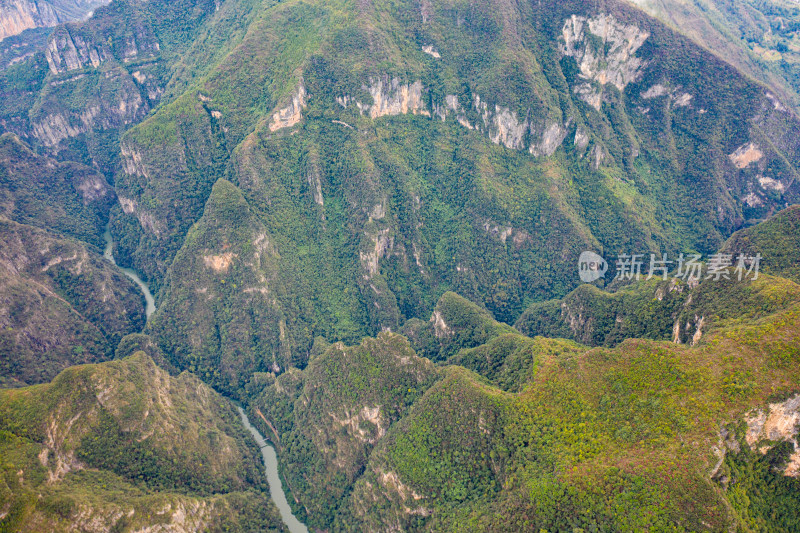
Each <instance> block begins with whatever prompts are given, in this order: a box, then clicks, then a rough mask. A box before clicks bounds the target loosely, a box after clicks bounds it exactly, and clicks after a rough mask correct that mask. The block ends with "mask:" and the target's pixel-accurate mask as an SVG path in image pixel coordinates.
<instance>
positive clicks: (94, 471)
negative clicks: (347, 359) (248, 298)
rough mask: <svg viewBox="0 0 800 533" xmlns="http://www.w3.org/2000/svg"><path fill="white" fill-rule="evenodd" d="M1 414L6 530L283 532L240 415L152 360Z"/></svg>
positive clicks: (6, 399) (40, 391) (63, 377)
mask: <svg viewBox="0 0 800 533" xmlns="http://www.w3.org/2000/svg"><path fill="white" fill-rule="evenodd" d="M0 406H2V409H0V413H2V414H1V415H0V450H2V452H1V454H2V457H3V460H4V463H3V465H2V480H1V481H0V513H2V520H0V530H2V531H43V530H48V531H74V530H75V528H76V527H77V528H79V529H80V530H84V531H99V530H103V531H109V530H112V531H132V530H137V531H138V530H141V528H148V527H149V528H156V529H158V528H162V530H163V528H167V530H179V531H189V530H195V531H198V530H214V531H283V526H282V524H281V522H280V519H279V518H278V514H277V509H275V508H274V506H273V504H272V503H271V502H270V501H269V499H268V498H267V497H266V495H265V493H266V487H265V483H264V481H263V480H264V478H263V474H262V473H261V471H260V470H259V468H258V466H259V461H258V458H257V449H256V448H255V446H252V445H250V440H249V438H248V436H247V435H246V433H245V430H244V428H243V427H242V426H241V423H240V422H239V418H238V415H237V413H236V411H235V409H233V407H232V406H231V405H230V403H229V402H227V401H226V400H224V399H223V398H222V397H221V396H219V395H218V394H217V393H215V392H214V391H213V390H211V389H210V388H209V387H208V386H206V385H204V384H203V383H202V382H200V381H199V380H198V379H197V378H195V377H194V376H191V375H189V374H181V375H180V376H178V377H170V376H169V375H168V374H167V373H166V372H165V371H164V370H162V369H160V368H158V367H157V366H156V365H155V364H154V363H153V360H152V359H150V358H149V357H148V356H147V355H145V354H144V353H142V352H138V353H136V354H134V355H133V356H131V357H128V358H126V359H122V360H119V361H114V362H108V363H102V364H99V365H87V366H78V367H73V368H70V369H68V370H65V371H64V372H62V373H61V374H59V376H58V377H57V378H56V379H54V380H53V381H52V383H48V384H46V385H37V386H34V387H26V388H22V389H12V390H6V391H2V392H0Z"/></svg>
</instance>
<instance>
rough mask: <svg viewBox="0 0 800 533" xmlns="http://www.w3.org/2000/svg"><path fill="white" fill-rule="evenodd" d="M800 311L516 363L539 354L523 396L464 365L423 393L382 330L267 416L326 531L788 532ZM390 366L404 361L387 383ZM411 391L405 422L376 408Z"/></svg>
mask: <svg viewBox="0 0 800 533" xmlns="http://www.w3.org/2000/svg"><path fill="white" fill-rule="evenodd" d="M798 312H800V308H799V307H798V305H797V304H794V305H793V306H791V307H790V308H788V309H786V310H784V311H780V312H777V313H773V314H770V315H769V316H767V317H765V318H763V319H761V320H757V321H751V322H749V323H747V324H733V325H728V326H725V327H722V328H715V329H713V330H712V331H711V332H709V333H708V334H707V336H706V337H704V341H703V343H702V344H701V345H698V346H695V347H687V346H682V345H676V344H671V343H665V342H652V341H642V340H636V341H631V340H629V341H626V342H624V343H623V344H621V345H620V346H618V347H617V348H614V349H592V350H590V349H588V348H580V347H578V346H577V345H572V346H571V347H570V346H569V344H567V343H562V346H561V348H560V349H550V350H549V351H547V350H539V351H529V352H527V353H526V354H525V355H523V356H522V357H520V356H519V354H518V353H516V352H515V351H514V350H513V349H509V350H508V352H507V355H508V357H509V358H512V357H514V358H517V359H518V360H519V359H524V358H526V357H527V358H528V362H527V368H526V369H525V370H524V371H522V372H519V373H517V374H516V380H517V383H516V386H512V387H505V388H507V389H511V390H516V391H521V392H519V393H517V394H511V393H508V392H503V391H502V390H500V389H499V388H497V387H496V386H495V385H493V384H492V385H490V384H488V383H487V382H486V381H484V379H483V378H481V377H479V376H477V375H475V374H473V373H471V372H469V371H467V370H465V369H463V368H459V367H455V366H448V367H445V368H441V369H439V370H438V372H437V374H438V376H437V377H438V379H437V380H436V381H435V382H433V381H429V380H428V381H423V382H420V381H419V376H420V374H419V370H417V368H418V366H419V364H420V363H416V364H414V365H411V363H412V362H413V361H420V362H421V360H418V359H416V358H415V357H414V354H413V352H411V351H410V349H409V348H408V347H407V345H406V347H404V346H403V344H404V341H402V338H401V337H398V336H396V335H393V334H382V335H381V336H379V338H378V339H377V340H369V341H366V342H364V343H363V344H362V345H361V346H360V347H350V348H347V347H343V346H341V345H338V346H334V347H332V348H330V349H328V351H326V352H325V355H324V356H320V357H321V358H320V359H317V358H315V357H312V359H311V363H310V364H309V367H308V368H307V369H306V370H304V371H302V372H300V371H296V370H293V371H291V372H289V373H287V374H284V375H282V376H280V377H278V378H277V380H275V379H274V378H269V377H265V378H263V379H262V380H261V383H262V386H263V385H266V389H265V390H264V392H263V393H261V397H260V399H259V400H258V401H256V402H255V403H254V406H253V409H252V412H253V414H254V418H255V419H256V420H258V421H259V422H260V423H261V426H262V427H263V428H264V431H265V434H267V435H268V436H270V438H271V440H273V442H275V443H276V445H277V446H278V448H279V456H280V457H281V460H282V462H283V465H284V466H285V468H286V472H287V479H288V480H289V485H290V486H291V490H292V495H293V496H294V498H295V499H296V501H297V503H298V505H297V509H298V510H301V509H305V510H307V511H310V513H309V514H308V517H307V519H308V523H309V524H311V525H315V526H317V527H325V528H327V527H330V528H332V529H333V530H337V531H339V530H342V531H348V530H353V531H356V530H358V531H387V530H392V531H401V530H430V531H448V530H453V531H464V530H474V531H487V530H491V531H523V530H524V531H529V530H534V531H538V530H540V529H545V530H558V531H561V530H571V529H573V528H583V529H586V530H592V529H596V530H602V531H629V530H642V529H644V530H654V529H655V530H662V529H676V530H679V531H683V530H688V531H702V530H707V531H718V530H725V529H728V528H731V527H733V528H737V527H739V528H743V529H748V528H753V527H762V528H764V529H763V530H764V531H785V530H789V529H791V528H792V527H796V525H797V524H796V523H794V522H792V521H793V520H794V519H795V518H794V513H793V512H791V511H790V509H791V508H792V506H794V505H797V502H798V500H797V498H798V494H800V493H798V491H797V489H798V488H800V487H798V486H797V483H798V482H797V479H796V478H793V477H791V476H796V474H797V470H796V465H797V461H798V457H800V452H798V450H797V448H796V444H795V439H796V436H797V430H798V428H797V425H796V424H797V420H798V417H800V413H799V412H798V405H800V403H799V402H798V401H797V394H798V392H799V390H798V388H797V387H798V383H800V381H798V380H799V379H800V375H798V370H797V369H798V365H797V356H798V351H797V346H798V334H800V331H798V329H797V327H798V323H800V322H798ZM519 337H520V342H528V343H530V344H531V345H534V344H539V345H541V342H542V341H540V340H535V339H527V341H525V340H524V338H523V337H522V336H521V335H520V336H519ZM502 338H503V337H498V339H502ZM559 342H560V341H559ZM490 344H491V341H490ZM554 347H555V346H551V348H554ZM479 349H480V348H479ZM487 349H488V350H493V351H494V353H495V355H496V356H499V357H500V358H502V357H503V354H502V349H500V350H498V349H497V347H496V346H495V347H493V348H487ZM473 350H475V349H473ZM351 352H354V353H355V354H358V355H357V356H356V357H352V356H351V355H350V354H351ZM465 355H466V354H465ZM387 357H388V360H389V361H392V360H394V361H406V363H405V365H400V366H396V367H394V369H393V370H392V371H386V369H385V368H383V367H382V366H380V365H377V368H378V370H376V365H375V361H376V360H377V361H384V360H387ZM468 358H469V356H465V357H464V359H468ZM322 369H329V370H326V371H324V372H321V371H320V370H322ZM428 375H429V376H431V377H433V376H436V374H431V373H429V374H428ZM491 377H494V376H491ZM408 380H412V381H413V385H411V386H409V384H408V383H409V382H408ZM407 389H408V391H409V393H410V396H406V401H407V402H410V406H409V407H405V408H403V409H402V410H400V411H397V410H396V409H395V408H393V407H391V406H392V405H393V404H392V403H391V402H388V403H387V401H386V399H385V398H383V399H382V398H380V396H379V395H380V394H381V393H380V392H379V391H391V390H395V391H405V390H407ZM376 394H378V396H376ZM420 394H421V396H420ZM319 395H322V396H323V397H322V398H320V399H321V400H323V401H322V402H321V403H320V402H319V401H318V400H317V398H318V397H319ZM331 395H333V396H335V400H334V398H333V397H331ZM766 404H770V406H769V407H766ZM407 405H408V404H407ZM756 408H759V409H761V410H760V411H759V410H758V409H756ZM391 413H397V414H398V415H400V416H399V418H396V417H393V416H392V415H391ZM262 415H263V418H262ZM367 420H368V421H369V422H367ZM343 421H344V422H343ZM770 428H772V429H770ZM777 428H781V429H777ZM362 450H364V451H366V457H365V456H364V455H362V454H363V453H364V451H362ZM765 454H766V455H765ZM318 458H319V459H318ZM322 458H324V460H323V459H322ZM365 463H366V465H365V466H363V465H364V464H365ZM770 465H771V466H770ZM773 469H778V470H777V471H776V470H773ZM337 472H340V473H341V474H340V475H339V476H338V477H336V476H334V475H333V474H335V473H337ZM352 472H357V473H358V475H357V477H356V478H355V479H354V478H353V477H352ZM767 486H770V487H771V488H770V489H769V491H770V492H769V494H770V495H769V496H768V497H767V496H765V495H759V494H760V491H762V490H764V488H765V487H767ZM340 487H344V488H345V490H344V493H345V494H349V496H348V497H347V499H346V500H344V501H342V500H341V499H340V498H338V497H335V495H338V494H340V493H341V492H342V488H340ZM332 494H333V496H331V495H332ZM750 498H752V499H750ZM767 501H769V502H772V503H771V504H766V505H765V503H766V502H767ZM770 506H772V507H770Z"/></svg>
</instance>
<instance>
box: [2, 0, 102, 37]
mask: <svg viewBox="0 0 800 533" xmlns="http://www.w3.org/2000/svg"><path fill="white" fill-rule="evenodd" d="M108 3H109V0H49V1H48V0H44V1H36V0H5V1H4V2H2V3H0V41H2V40H3V39H5V38H6V37H10V36H12V35H17V34H19V33H22V32H23V31H25V30H29V29H31V28H43V27H50V26H55V25H57V24H59V23H62V22H69V21H73V20H80V19H83V18H86V17H88V16H89V15H90V14H91V13H92V11H94V10H95V9H97V8H98V7H100V6H102V5H105V4H108Z"/></svg>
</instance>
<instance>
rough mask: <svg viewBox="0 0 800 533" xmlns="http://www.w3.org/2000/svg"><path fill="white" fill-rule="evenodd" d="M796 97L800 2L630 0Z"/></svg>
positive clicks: (799, 83) (789, 97) (798, 99)
mask: <svg viewBox="0 0 800 533" xmlns="http://www.w3.org/2000/svg"><path fill="white" fill-rule="evenodd" d="M629 1H630V2H631V3H633V4H636V5H638V6H639V7H641V8H642V9H644V10H645V11H647V12H648V13H649V14H651V15H653V16H654V17H657V18H658V19H660V20H662V21H664V22H665V23H667V24H669V25H670V26H671V27H672V28H674V29H675V30H676V31H678V32H681V33H683V34H685V35H687V36H689V37H691V38H692V39H693V40H694V41H695V42H697V43H698V44H699V45H700V46H704V47H706V48H707V49H709V50H711V51H713V52H714V53H716V54H717V55H718V56H720V57H723V58H725V60H726V61H728V62H730V63H732V64H734V65H736V67H737V68H739V69H741V70H742V71H743V72H746V73H747V74H748V75H750V76H752V77H754V78H756V79H759V80H762V81H764V82H766V83H768V84H769V85H770V86H772V87H773V89H774V91H775V93H776V94H778V95H779V96H780V97H781V99H783V100H785V101H786V102H789V103H790V104H792V105H794V106H795V108H797V106H798V104H799V103H800V96H798V94H799V93H800V69H799V68H798V65H799V64H800V63H799V61H800V36H799V35H798V31H800V6H798V5H797V2H793V1H792V0H743V1H738V2H732V1H727V0H629Z"/></svg>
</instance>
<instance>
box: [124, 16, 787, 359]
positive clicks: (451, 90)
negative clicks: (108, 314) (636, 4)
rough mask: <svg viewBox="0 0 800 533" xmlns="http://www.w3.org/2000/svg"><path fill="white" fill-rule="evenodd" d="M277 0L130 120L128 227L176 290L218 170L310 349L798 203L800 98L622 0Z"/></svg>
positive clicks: (526, 300) (536, 288) (518, 307)
mask: <svg viewBox="0 0 800 533" xmlns="http://www.w3.org/2000/svg"><path fill="white" fill-rule="evenodd" d="M551 4H552V5H551ZM260 9H262V10H263V13H264V16H263V17H262V18H257V19H254V20H253V22H252V24H250V26H249V28H248V32H247V34H246V35H245V36H244V37H243V40H242V42H241V44H239V45H238V46H236V47H234V48H233V49H232V50H231V51H230V52H229V53H227V55H224V56H223V57H221V58H220V60H219V62H218V63H217V64H216V65H215V66H214V67H213V68H211V69H209V70H208V73H207V74H206V75H205V76H204V77H203V78H202V79H200V80H198V81H197V82H196V83H195V85H193V88H191V89H190V90H188V91H186V92H184V93H183V94H182V95H180V96H177V97H176V98H175V100H174V101H171V102H169V103H167V104H165V105H163V106H162V107H161V108H160V109H159V110H157V111H156V112H155V113H154V114H153V115H152V116H151V117H149V118H148V119H147V120H145V121H144V122H142V123H141V124H139V125H137V126H136V127H134V128H132V129H131V130H130V131H129V132H128V133H126V135H125V137H124V139H123V140H122V143H121V154H122V163H123V165H122V172H121V173H119V174H118V175H117V176H116V188H117V192H118V194H119V196H120V199H121V202H122V208H123V211H124V213H120V212H117V214H116V215H115V223H114V228H115V230H114V231H115V235H116V236H117V237H118V238H119V241H120V251H121V254H122V256H124V257H125V258H129V259H131V260H132V261H133V262H134V263H135V264H136V265H137V268H139V269H140V270H141V271H143V272H144V274H145V275H146V276H147V277H150V278H152V279H154V280H155V281H156V286H160V285H161V284H163V281H164V280H165V279H166V277H165V276H166V275H167V272H168V271H169V267H170V264H171V262H172V260H173V258H174V257H175V254H177V252H178V250H180V248H181V246H183V241H184V238H185V236H186V235H187V232H188V230H189V228H190V227H191V226H192V225H193V224H194V223H196V222H197V221H198V220H200V219H201V217H202V215H203V211H204V208H205V204H206V202H207V201H208V198H209V197H210V195H211V190H212V187H213V184H214V183H216V182H217V181H218V180H219V179H220V178H225V179H227V180H228V181H230V182H231V183H233V184H235V185H236V186H237V187H238V188H239V189H240V191H241V193H242V195H243V196H244V198H245V200H246V201H247V203H248V205H249V208H250V212H251V213H252V215H253V217H254V218H255V219H257V220H258V221H259V223H261V224H263V226H264V232H265V233H266V234H267V235H269V236H270V242H271V243H272V245H273V248H274V250H275V253H276V258H277V259H276V262H275V265H274V268H275V269H276V270H277V274H276V276H277V278H278V279H282V280H283V282H282V285H283V286H284V287H287V289H286V290H287V293H289V294H290V295H291V296H287V297H280V296H277V300H278V303H279V304H280V307H281V308H282V309H283V312H284V313H285V315H286V317H287V334H288V335H289V337H292V338H295V339H298V340H297V341H296V342H297V345H298V346H299V348H298V351H299V354H295V353H293V354H292V357H291V359H292V360H302V359H303V353H307V351H308V349H309V347H310V344H311V339H312V338H313V337H314V336H317V335H322V336H325V337H326V338H328V339H330V340H343V341H346V342H349V343H354V342H357V341H358V340H359V339H360V338H361V337H362V336H364V335H374V334H376V333H377V332H378V331H380V330H382V329H385V328H391V329H393V330H398V329H399V328H400V327H401V326H402V324H403V323H404V322H405V321H406V320H407V319H409V318H414V317H421V316H428V314H429V313H430V310H431V309H432V307H433V306H434V304H435V302H436V301H437V300H438V298H439V297H440V296H441V294H443V293H444V292H445V291H447V290H453V291H455V292H458V293H459V294H462V295H464V296H465V297H468V298H470V299H472V300H474V301H476V302H479V303H480V304H481V305H483V306H484V307H486V308H487V309H489V310H490V311H491V312H492V313H493V314H495V315H496V316H497V317H498V319H500V320H502V321H506V322H513V321H514V320H516V319H517V318H518V317H519V315H520V314H521V313H522V312H523V310H524V309H526V308H527V307H528V306H529V305H530V304H531V303H532V302H534V301H543V300H547V299H550V298H553V297H560V296H563V295H565V294H567V293H568V292H569V291H570V290H571V289H573V288H574V287H575V285H576V281H577V280H576V279H575V277H574V262H575V258H576V257H577V255H578V254H579V253H580V251H582V250H584V249H587V248H594V249H598V248H599V249H602V250H603V251H604V252H606V253H607V254H613V253H633V252H636V253H645V252H648V251H651V250H652V251H661V252H668V253H675V252H677V251H683V250H697V251H700V252H705V253H710V252H712V251H714V250H716V249H718V247H719V246H720V245H721V244H722V243H723V242H724V240H725V239H726V238H727V237H728V236H729V235H730V234H731V233H732V232H733V231H735V230H736V229H738V228H739V227H741V225H742V224H743V223H744V221H745V220H748V219H758V218H762V217H764V216H765V215H767V214H769V213H771V212H773V211H774V210H777V209H779V208H782V207H785V206H786V205H787V203H789V202H792V201H794V200H793V199H794V198H795V196H794V195H795V194H796V193H795V188H796V183H795V178H794V176H795V175H796V166H797V163H798V161H800V156H799V155H798V147H797V145H796V142H797V137H796V136H795V135H793V134H792V133H791V132H793V131H797V129H798V125H799V123H798V122H797V119H796V117H795V116H794V115H793V113H792V112H790V111H786V110H781V109H778V108H776V106H775V105H774V104H773V101H772V100H770V98H769V97H768V96H767V94H766V90H765V89H764V88H763V87H761V86H759V85H757V84H755V83H754V82H752V81H751V80H749V79H747V78H745V77H743V76H742V75H741V74H739V73H738V72H737V71H736V70H735V69H733V68H732V67H730V66H729V65H726V64H724V63H723V62H721V61H720V60H719V59H718V58H716V57H714V56H713V55H711V54H709V53H706V52H704V51H703V50H702V49H700V48H699V47H697V46H695V45H694V44H692V43H691V42H690V41H689V40H687V39H685V38H683V37H680V36H679V35H676V34H675V33H673V32H671V31H670V30H668V29H666V28H664V27H663V26H661V25H660V24H659V23H657V22H655V21H653V20H652V19H650V18H648V17H647V16H646V15H644V14H643V13H641V12H640V11H638V10H636V9H634V8H631V7H626V6H625V5H624V4H616V3H613V2H612V3H604V4H603V5H602V8H601V7H598V6H594V5H589V4H587V3H584V2H558V3H557V4H556V3H546V5H544V4H543V5H542V6H541V7H539V6H538V4H531V5H527V4H525V5H514V6H505V5H503V6H493V5H492V4H486V5H484V4H481V5H478V4H471V3H468V2H453V3H449V4H441V5H438V4H437V5H436V6H427V7H424V8H420V6H419V5H417V4H415V3H410V2H409V3H407V4H406V3H401V4H398V5H396V6H394V7H392V8H390V7H389V6H388V5H385V4H382V3H380V2H373V3H370V4H363V3H360V4H354V3H351V2H346V1H341V2H328V3H325V4H320V3H316V2H294V1H293V2H283V3H280V4H278V5H275V6H268V5H263V6H261V8H260ZM686 65H690V66H691V68H687V67H686ZM244 73H247V79H246V80H245V79H244ZM232 87H236V88H237V90H232V89H231V88H232ZM232 244H233V243H232ZM175 275H176V274H175V273H174V269H173V278H172V280H171V283H172V284H175V283H176V282H177V281H176V279H175V277H174V276H175ZM182 275H184V276H186V279H187V280H188V279H193V278H192V273H190V272H186V273H184V274H182ZM287 280H289V281H287ZM252 301H253V302H255V301H256V300H252ZM246 305H253V304H246ZM251 308H252V307H251ZM279 323H280V318H278V319H277V320H273V327H272V328H271V329H272V330H273V331H274V330H275V329H279V328H276V326H279ZM306 331H307V333H306ZM279 364H280V363H279Z"/></svg>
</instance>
